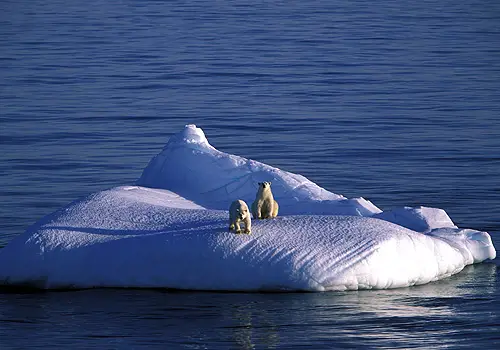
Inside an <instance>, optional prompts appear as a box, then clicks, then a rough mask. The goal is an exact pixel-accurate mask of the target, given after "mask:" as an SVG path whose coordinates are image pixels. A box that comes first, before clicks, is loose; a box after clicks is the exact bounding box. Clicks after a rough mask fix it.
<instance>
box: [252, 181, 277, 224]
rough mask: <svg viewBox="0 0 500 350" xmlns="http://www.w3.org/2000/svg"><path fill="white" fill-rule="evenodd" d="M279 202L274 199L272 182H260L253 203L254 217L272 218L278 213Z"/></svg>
mask: <svg viewBox="0 0 500 350" xmlns="http://www.w3.org/2000/svg"><path fill="white" fill-rule="evenodd" d="M278 209H279V206H278V202H276V201H275V200H274V197H273V193H272V192H271V182H269V181H266V182H259V190H258V191H257V196H256V197H255V201H254V202H253V203H252V215H253V218H254V219H272V218H275V217H276V216H277V215H278Z"/></svg>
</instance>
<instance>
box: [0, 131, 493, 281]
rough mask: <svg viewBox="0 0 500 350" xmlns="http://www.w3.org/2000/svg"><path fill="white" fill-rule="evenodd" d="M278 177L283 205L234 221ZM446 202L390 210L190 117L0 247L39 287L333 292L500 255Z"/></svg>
mask: <svg viewBox="0 0 500 350" xmlns="http://www.w3.org/2000/svg"><path fill="white" fill-rule="evenodd" d="M262 181H271V182H272V189H273V193H274V197H275V199H276V200H277V201H278V202H279V204H280V213H279V216H278V217H277V218H275V219H271V220H252V234H250V235H245V234H234V233H232V232H228V220H229V214H228V208H229V205H230V203H231V202H232V201H233V200H235V199H243V200H245V201H246V202H247V203H248V204H249V205H250V204H251V203H252V201H253V199H254V198H255V193H256V191H257V183H258V182H262ZM495 257H496V250H495V248H494V246H493V244H492V241H491V237H490V235H489V234H488V233H486V232H480V231H476V230H471V229H460V228H458V227H456V226H455V225H454V223H453V222H452V220H451V219H450V218H449V216H448V215H447V214H446V212H445V211H444V210H442V209H438V208H427V207H419V208H410V207H404V208H397V209H394V210H391V211H382V210H381V209H379V208H377V207H376V206H375V205H374V204H372V203H371V202H370V201H367V200H365V199H363V198H354V199H348V198H345V197H344V196H342V195H338V194H335V193H332V192H329V191H327V190H325V189H323V188H321V187H319V186H318V185H316V184H315V183H313V182H311V181H309V180H308V179H307V178H305V177H304V176H301V175H297V174H293V173H290V172H286V171H283V170H281V169H278V168H275V167H272V166H269V165H266V164H263V163H260V162H257V161H254V160H249V159H245V158H242V157H238V156H235V155H231V154H227V153H224V152H221V151H219V150H217V149H216V148H214V147H213V146H211V145H210V144H209V142H208V140H207V138H206V137H205V135H204V133H203V131H202V130H201V129H200V128H197V127H196V126H194V125H187V126H186V127H185V128H184V129H183V130H182V131H180V132H179V133H178V134H176V135H174V136H172V137H171V138H170V140H169V141H168V143H167V145H166V146H165V147H164V149H163V150H162V151H161V152H160V153H159V154H158V155H157V156H155V157H154V158H153V159H152V160H151V161H150V163H149V164H148V165H147V167H146V168H145V169H144V171H143V173H142V175H141V177H140V178H139V179H138V181H137V182H136V184H134V185H131V186H120V187H116V188H111V189H109V190H105V191H101V192H98V193H94V194H91V195H89V196H88V197H86V198H83V199H80V200H76V201H74V202H72V203H70V204H69V205H67V206H66V207H64V208H61V209H59V210H58V211H56V212H54V213H52V214H50V215H48V216H46V217H44V218H42V219H40V220H39V221H38V222H36V223H35V224H34V225H32V226H31V227H29V228H28V229H27V230H26V232H25V233H24V234H21V235H19V236H18V237H16V238H14V239H13V240H12V241H11V242H9V244H8V245H7V246H6V247H5V248H3V249H1V250H0V284H1V285H4V286H30V287H35V288H41V289H61V288H64V289H66V288H77V289H80V288H97V287H111V288H115V287H118V288H121V287H124V288H127V287H134V288H171V289H184V290H211V291H333V290H358V289H384V288H397V287H407V286H412V285H419V284H425V283H428V282H431V281H436V280H439V279H442V278H446V277H448V276H451V275H453V274H456V273H458V272H460V271H461V270H462V269H463V268H464V267H465V266H467V265H470V264H473V263H479V262H482V261H484V260H487V259H494V258H495Z"/></svg>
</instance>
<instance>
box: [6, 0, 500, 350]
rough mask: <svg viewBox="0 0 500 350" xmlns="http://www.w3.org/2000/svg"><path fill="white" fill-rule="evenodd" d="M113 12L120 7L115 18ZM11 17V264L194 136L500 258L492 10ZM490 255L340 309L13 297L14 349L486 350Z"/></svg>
mask: <svg viewBox="0 0 500 350" xmlns="http://www.w3.org/2000/svg"><path fill="white" fill-rule="evenodd" d="M112 3H113V4H112ZM188 4H189V5H186V4H183V3H180V2H163V1H147V0H145V1H121V2H119V3H114V2H108V1H103V0H101V1H99V0H90V1H84V2H82V1H50V2H46V1H37V0H33V1H28V0H24V1H2V2H1V4H0V145H1V152H0V179H1V182H0V246H1V245H5V244H7V243H8V242H9V241H10V240H11V239H12V238H13V237H15V236H16V235H18V234H20V233H22V232H24V230H25V229H26V228H27V227H28V226H29V225H31V224H33V223H34V222H35V221H36V220H38V219H39V218H41V217H43V216H44V215H46V214H49V213H51V212H53V211H54V210H56V209H58V208H60V207H61V206H63V205H65V204H67V203H69V202H70V201H72V200H74V199H76V198H79V197H81V196H85V195H87V194H90V193H92V192H96V191H99V190H103V189H106V188H110V187H113V186H117V185H123V184H131V183H133V182H134V181H135V180H136V179H137V178H138V177H139V176H140V174H141V171H142V169H143V168H144V167H145V166H146V165H147V163H148V162H149V160H150V159H151V157H153V156H154V155H155V154H157V153H158V152H159V151H160V150H161V148H162V147H163V146H164V145H165V143H166V141H167V140H168V138H169V136H170V135H172V133H175V132H177V131H179V130H181V129H182V127H183V126H184V125H185V124H188V123H194V124H196V125H198V126H199V127H201V128H203V130H204V131H205V133H206V135H207V137H208V139H209V141H210V142H211V144H212V145H213V146H215V147H216V148H218V149H220V150H222V151H225V152H229V153H233V154H238V155H241V156H244V157H247V158H252V159H256V160H259V161H262V162H265V163H268V164H271V165H274V166H277V167H279V168H282V169H285V170H289V171H292V172H296V173H300V174H303V175H305V176H306V177H308V178H309V179H311V180H312V181H314V182H316V183H318V184H319V185H320V186H322V187H325V188H327V189H329V190H330V191H332V192H335V193H339V194H343V195H345V196H346V197H359V196H361V197H364V198H366V199H369V200H371V201H372V202H373V203H374V204H375V205H377V206H379V207H380V208H381V209H391V208H394V207H401V206H404V205H407V206H418V205H425V206H431V207H438V208H443V209H445V210H446V211H447V213H448V214H449V215H450V216H451V218H452V219H453V221H454V222H455V223H456V224H457V225H458V226H460V227H464V228H474V229H479V230H485V231H488V232H490V234H491V235H492V238H493V240H494V242H495V244H496V247H497V248H498V247H500V95H499V91H500V49H499V47H500V46H499V45H498V43H499V42H500V31H499V27H498V23H500V3H497V2H494V1H470V2H467V4H463V2H456V1H455V2H452V1H441V2H434V1H420V2H418V3H415V2H405V1H400V2H391V1H378V2H367V1H300V2H298V1H289V2H282V3H280V2H256V3H253V2H248V1H247V2H243V1H221V2H205V1H199V2H197V1H191V2H189V3H188ZM498 265H499V260H498V258H497V259H496V260H494V261H493V262H489V263H484V264H480V265H476V266H472V267H468V268H466V269H465V270H464V271H462V272H461V273H460V274H458V275H456V276H453V277H451V278H449V279H446V280H443V281H440V282H436V283H431V284H428V285H425V286H420V287H414V288H407V289H397V290H389V291H363V292H349V293H312V294H311V293H290V294H245V293H235V294H232V293H187V292H186V293H174V292H167V291H157V290H149V291H144V290H125V291H123V290H91V291H77V292H50V293H35V294H23V293H21V294H19V293H4V294H0V344H1V347H2V348H28V347H30V346H40V347H42V346H44V347H54V348H65V347H70V346H71V347H75V348H88V347H98V348H131V347H132V348H141V347H143V348H153V347H158V348H194V349H200V348H201V349H204V348H206V349H235V348H236V349H237V348H241V349H252V348H256V349H258V348H278V349H289V348H315V349H321V348H324V349H330V348H335V347H337V348H349V347H354V346H358V347H363V348H370V347H373V348H384V347H385V348H398V347H401V348H409V347H420V348H431V347H432V348H439V347H442V348H450V347H451V348H454V347H464V348H479V347H487V348H494V347H495V345H496V346H497V347H498V345H499V343H500V337H499V335H498V334H500V318H499V317H498V313H499V311H500V307H499V306H498V305H499V301H500V297H499V296H500V282H499V281H498V276H499V275H498V272H497V268H498Z"/></svg>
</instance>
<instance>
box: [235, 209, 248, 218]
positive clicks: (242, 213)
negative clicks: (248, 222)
mask: <svg viewBox="0 0 500 350" xmlns="http://www.w3.org/2000/svg"><path fill="white" fill-rule="evenodd" d="M247 215H248V210H247V209H236V216H237V217H238V219H240V220H243V219H244V218H245V217H246V216H247Z"/></svg>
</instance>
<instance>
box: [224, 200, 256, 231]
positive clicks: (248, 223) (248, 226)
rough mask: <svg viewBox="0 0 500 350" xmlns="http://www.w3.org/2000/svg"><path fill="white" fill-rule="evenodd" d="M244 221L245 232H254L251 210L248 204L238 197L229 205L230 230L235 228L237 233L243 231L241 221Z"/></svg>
mask: <svg viewBox="0 0 500 350" xmlns="http://www.w3.org/2000/svg"><path fill="white" fill-rule="evenodd" d="M241 221H243V223H244V224H245V231H243V232H244V233H251V232H252V219H251V218H250V212H249V211H248V206H247V204H246V203H245V202H244V201H242V200H241V199H238V200H237V201H234V202H233V203H231V206H230V207H229V231H232V230H234V232H236V233H241V228H240V222H241Z"/></svg>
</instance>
